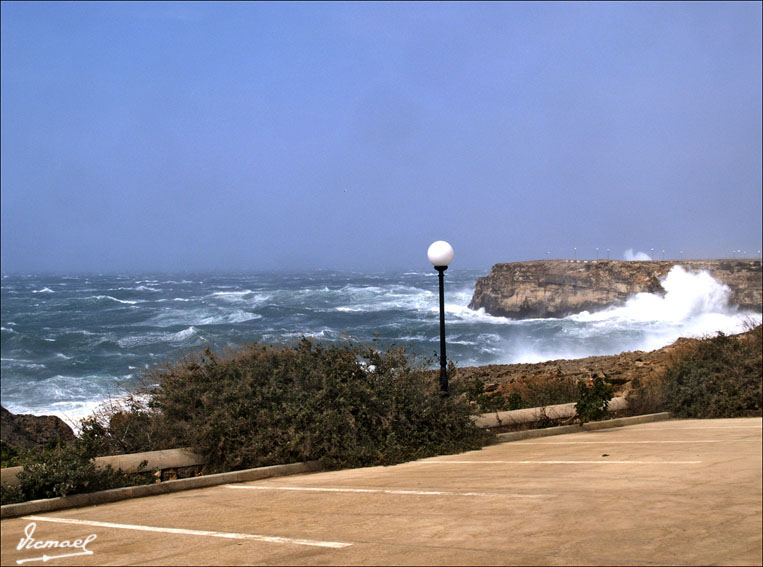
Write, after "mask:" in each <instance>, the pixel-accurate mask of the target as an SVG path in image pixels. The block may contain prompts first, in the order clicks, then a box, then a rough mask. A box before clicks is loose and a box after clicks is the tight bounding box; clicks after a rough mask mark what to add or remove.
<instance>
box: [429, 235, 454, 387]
mask: <svg viewBox="0 0 763 567" xmlns="http://www.w3.org/2000/svg"><path fill="white" fill-rule="evenodd" d="M427 256H428V257H429V261H430V262H432V265H433V266H434V269H435V270H437V274H438V276H439V278H438V279H439V280H440V393H441V394H442V395H443V396H447V395H448V371H447V368H446V367H447V362H446V361H445V278H444V275H443V273H444V272H445V270H447V269H448V264H450V263H451V262H452V261H453V247H452V246H451V245H450V244H448V243H447V242H445V241H444V240H438V241H437V242H433V243H432V244H431V245H430V246H429V250H427Z"/></svg>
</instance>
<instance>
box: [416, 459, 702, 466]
mask: <svg viewBox="0 0 763 567" xmlns="http://www.w3.org/2000/svg"><path fill="white" fill-rule="evenodd" d="M701 462H702V461H610V460H608V459H605V460H602V461H421V462H420V463H419V464H422V465H428V464H434V465H698V464H700V463H701Z"/></svg>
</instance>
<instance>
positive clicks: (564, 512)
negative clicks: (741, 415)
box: [1, 418, 763, 565]
mask: <svg viewBox="0 0 763 567" xmlns="http://www.w3.org/2000/svg"><path fill="white" fill-rule="evenodd" d="M762 425H763V423H762V421H761V419H759V418H751V419H722V420H702V421H700V420H671V421H662V422H655V423H646V424H641V425H633V426H628V427H623V428H617V429H607V430H601V431H588V432H580V433H574V434H570V435H561V436H555V437H548V438H541V439H528V440H523V441H517V442H513V443H506V444H501V445H493V446H490V447H487V448H485V449H483V450H481V451H473V452H469V453H463V454H459V455H448V456H441V457H436V458H431V459H423V460H420V461H416V462H412V463H406V464H402V465H397V466H393V467H373V468H365V469H352V470H345V471H335V472H321V473H314V474H305V475H295V476H289V477H283V478H273V479H267V480H260V481H255V482H247V483H239V484H231V485H223V486H216V487H211V488H205V489H199V490H192V491H188V492H181V493H175V494H166V495H161V496H153V497H147V498H139V499H134V500H126V501H122V502H114V503H111V504H105V505H101V506H92V507H87V508H78V509H70V510H61V511H58V512H51V513H48V514H41V515H39V516H33V517H29V516H27V517H22V518H14V519H9V520H3V521H2V548H1V550H2V564H3V565H19V564H26V565H37V564H43V563H45V564H48V565H256V564H265V565H581V564H584V565H649V564H658V565H671V564H679V565H712V564H721V565H760V564H761V563H762V562H763V553H762V552H761V545H763V536H762V535H761V533H762V529H763V521H762V518H763V510H762V509H763V502H762V500H763V497H762V490H763V489H762V482H763V481H762V478H763V471H762V470H761V468H762V465H761V456H762V455H761V447H762V443H761V432H762V431H763V429H762V428H761V426H762ZM92 536H95V537H92ZM88 538H89V539H90V541H89V542H88V543H87V544H86V545H85V546H84V550H85V551H86V552H87V554H84V551H83V548H82V543H83V542H84V540H86V539H88ZM77 540H79V541H77ZM55 543H58V544H59V545H63V544H64V543H68V544H70V545H72V546H75V545H76V544H79V545H78V546H76V547H60V546H59V547H52V545H53V544H55ZM20 544H21V545H20ZM74 553H77V554H78V555H73V554H74ZM64 555H66V557H63V556H64ZM45 558H47V561H43V560H44V559H45Z"/></svg>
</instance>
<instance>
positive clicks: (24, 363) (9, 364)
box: [0, 357, 46, 370]
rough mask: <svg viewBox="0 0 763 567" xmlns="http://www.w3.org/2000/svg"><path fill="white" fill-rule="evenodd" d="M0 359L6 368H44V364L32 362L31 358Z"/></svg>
mask: <svg viewBox="0 0 763 567" xmlns="http://www.w3.org/2000/svg"><path fill="white" fill-rule="evenodd" d="M0 361H2V363H3V366H6V368H24V369H27V370H42V369H44V368H46V366H45V365H44V364H40V363H38V362H32V361H31V360H25V359H21V358H6V357H2V358H1V359H0Z"/></svg>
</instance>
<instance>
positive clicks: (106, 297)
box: [89, 295, 138, 305]
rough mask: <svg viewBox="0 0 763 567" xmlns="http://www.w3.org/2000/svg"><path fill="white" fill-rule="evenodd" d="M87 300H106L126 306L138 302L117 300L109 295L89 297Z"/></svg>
mask: <svg viewBox="0 0 763 567" xmlns="http://www.w3.org/2000/svg"><path fill="white" fill-rule="evenodd" d="M89 299H96V300H100V301H103V300H105V299H108V300H111V301H116V302H117V303H124V304H126V305H135V304H136V303H138V301H130V300H129V299H117V298H116V297H112V296H111V295H95V296H91V297H90V298H89Z"/></svg>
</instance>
